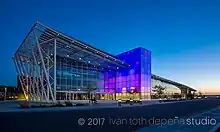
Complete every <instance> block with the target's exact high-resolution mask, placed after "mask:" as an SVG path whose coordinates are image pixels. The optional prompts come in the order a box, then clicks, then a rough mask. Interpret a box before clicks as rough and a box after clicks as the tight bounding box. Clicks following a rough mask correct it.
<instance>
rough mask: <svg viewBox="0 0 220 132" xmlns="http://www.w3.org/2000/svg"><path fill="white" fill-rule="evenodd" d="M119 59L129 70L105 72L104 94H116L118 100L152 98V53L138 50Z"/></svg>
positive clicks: (119, 56)
mask: <svg viewBox="0 0 220 132" xmlns="http://www.w3.org/2000/svg"><path fill="white" fill-rule="evenodd" d="M117 57H118V58H119V59H120V60H122V61H124V62H126V63H128V64H129V68H117V70H116V71H111V70H109V71H108V72H105V73H104V82H103V83H104V84H103V85H104V89H103V90H102V92H105V93H115V92H116V99H119V98H120V99H130V98H135V99H139V98H142V99H148V98H150V92H151V53H150V52H149V51H147V50H146V49H144V48H136V49H133V50H130V51H127V52H124V53H122V54H119V55H117Z"/></svg>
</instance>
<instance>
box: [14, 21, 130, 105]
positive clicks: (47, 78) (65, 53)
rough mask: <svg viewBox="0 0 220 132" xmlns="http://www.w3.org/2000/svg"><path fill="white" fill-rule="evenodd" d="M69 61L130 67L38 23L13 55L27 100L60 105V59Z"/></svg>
mask: <svg viewBox="0 0 220 132" xmlns="http://www.w3.org/2000/svg"><path fill="white" fill-rule="evenodd" d="M58 57H59V58H68V59H71V60H73V61H74V60H75V61H77V62H79V63H83V64H87V68H88V67H89V66H88V65H92V66H94V67H96V70H99V71H104V70H109V69H112V70H115V69H118V68H119V67H123V68H124V67H128V66H129V65H128V64H126V63H125V62H123V61H121V60H119V59H117V58H116V57H115V56H112V55H110V54H108V53H106V52H103V51H101V50H98V49H96V48H94V47H92V46H90V45H88V44H85V43H83V42H81V41H79V40H76V39H74V38H71V37H68V36H66V35H64V34H62V33H60V32H57V31H55V30H53V29H51V28H49V27H47V26H45V25H43V24H41V23H39V22H37V23H36V24H35V25H34V26H33V27H32V28H31V30H30V32H29V33H28V35H27V36H26V37H25V39H24V40H23V42H22V44H21V45H20V47H19V48H18V49H17V51H16V53H15V54H14V56H13V60H14V65H15V67H16V71H17V74H18V77H19V81H20V84H21V86H22V90H23V92H24V95H25V98H26V99H28V100H29V101H41V102H42V101H46V102H50V101H52V102H56V100H57V99H56V98H57V77H56V76H57V59H58Z"/></svg>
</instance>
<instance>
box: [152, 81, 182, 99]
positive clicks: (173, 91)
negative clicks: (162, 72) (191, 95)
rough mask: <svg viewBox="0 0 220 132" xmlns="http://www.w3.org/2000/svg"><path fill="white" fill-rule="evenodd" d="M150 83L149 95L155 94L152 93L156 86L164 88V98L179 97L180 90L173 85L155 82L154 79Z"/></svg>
mask: <svg viewBox="0 0 220 132" xmlns="http://www.w3.org/2000/svg"><path fill="white" fill-rule="evenodd" d="M151 82H152V91H151V93H152V94H151V95H152V96H154V95H155V94H156V93H155V92H153V89H154V87H155V86H156V85H157V86H158V85H161V86H162V87H165V88H166V89H165V90H164V94H163V95H164V96H166V97H172V96H173V95H177V94H178V95H181V89H180V88H178V87H177V86H175V85H172V84H169V83H165V82H162V81H160V80H155V79H151Z"/></svg>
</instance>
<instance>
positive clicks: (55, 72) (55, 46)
mask: <svg viewBox="0 0 220 132" xmlns="http://www.w3.org/2000/svg"><path fill="white" fill-rule="evenodd" d="M53 58H54V84H53V87H54V93H53V94H54V100H55V101H56V91H57V39H54V57H53Z"/></svg>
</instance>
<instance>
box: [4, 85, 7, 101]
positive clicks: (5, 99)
mask: <svg viewBox="0 0 220 132" xmlns="http://www.w3.org/2000/svg"><path fill="white" fill-rule="evenodd" d="M6 93H7V88H6V87H5V97H4V98H5V99H4V100H6Z"/></svg>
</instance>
